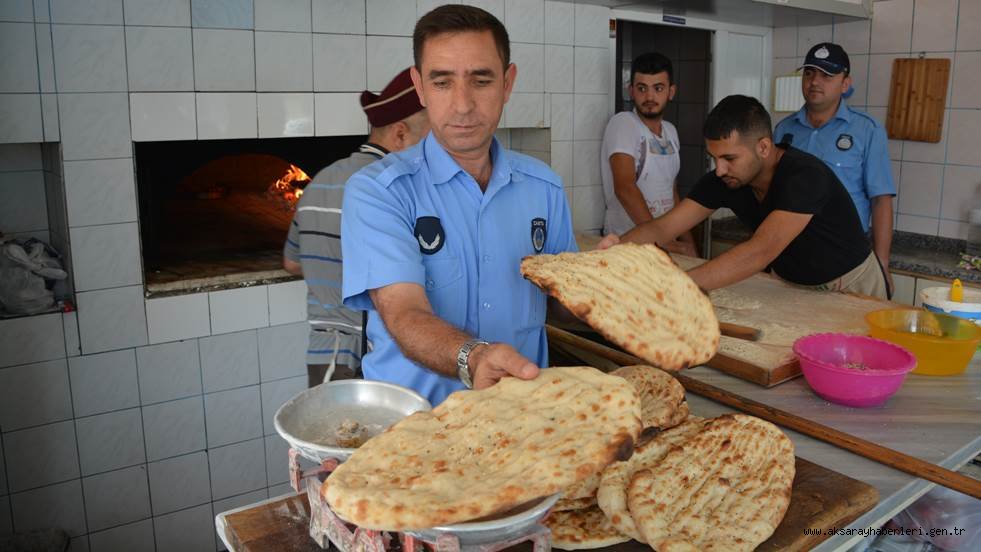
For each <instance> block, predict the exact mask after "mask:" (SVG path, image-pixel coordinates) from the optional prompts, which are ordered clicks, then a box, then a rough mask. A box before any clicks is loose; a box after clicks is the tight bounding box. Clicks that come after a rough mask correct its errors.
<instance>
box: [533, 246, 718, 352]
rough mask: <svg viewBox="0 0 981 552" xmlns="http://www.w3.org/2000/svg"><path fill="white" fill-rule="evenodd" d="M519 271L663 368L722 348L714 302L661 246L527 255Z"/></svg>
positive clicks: (602, 331)
mask: <svg viewBox="0 0 981 552" xmlns="http://www.w3.org/2000/svg"><path fill="white" fill-rule="evenodd" d="M521 274H522V275H523V276H524V277H525V278H527V279H528V280H531V281H532V282H533V283H534V284H535V285H537V286H538V287H540V288H542V289H543V290H544V291H545V292H546V293H548V294H549V295H552V296H554V297H555V298H556V299H558V300H559V302H561V303H562V304H563V305H565V307H566V308H568V309H569V310H570V311H572V313H573V314H575V315H576V316H578V317H579V318H580V319H582V320H583V321H584V322H586V323H587V324H589V325H590V326H592V328H593V329H594V330H596V331H597V332H599V333H600V334H602V335H603V336H604V337H605V338H606V339H608V340H610V341H612V342H614V343H616V344H617V345H619V346H621V347H623V348H624V349H626V350H627V351H629V352H631V353H633V354H635V355H637V356H638V357H640V358H642V359H644V360H645V361H647V362H649V363H651V364H653V365H655V366H657V367H659V368H662V369H664V370H680V369H682V368H687V367H689V366H693V365H696V364H702V363H705V362H707V361H708V360H709V359H711V358H712V356H714V355H715V352H716V350H717V349H718V347H719V320H718V319H717V318H716V317H715V311H714V310H713V309H712V303H711V301H709V298H708V297H707V296H706V295H705V293H704V292H703V291H702V290H700V289H699V288H698V286H697V285H695V282H693V281H692V279H691V278H690V277H689V276H688V274H686V273H685V272H684V271H683V270H681V269H680V268H678V266H677V265H676V264H675V263H674V261H673V260H672V259H671V257H670V256H668V254H667V253H665V252H664V251H662V250H661V249H659V248H658V247H657V246H654V245H637V244H632V243H625V244H621V245H616V246H614V247H611V248H609V249H604V250H602V251H589V252H585V253H561V254H559V255H535V256H531V257H525V258H524V259H523V260H522V261H521Z"/></svg>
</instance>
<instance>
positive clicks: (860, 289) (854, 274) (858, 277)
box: [800, 253, 892, 299]
mask: <svg viewBox="0 0 981 552" xmlns="http://www.w3.org/2000/svg"><path fill="white" fill-rule="evenodd" d="M800 287H804V288H808V289H814V290H818V291H847V292H851V293H858V294H861V295H868V296H871V297H878V298H879V299H889V296H890V295H892V294H891V293H890V292H889V288H888V286H887V285H886V276H885V274H884V273H883V272H882V265H880V264H879V259H878V257H876V256H875V253H869V256H868V257H866V258H865V260H864V261H862V264H860V265H858V266H856V267H855V268H853V269H852V270H850V271H848V272H846V273H845V274H843V275H842V276H840V277H838V278H835V279H834V280H831V281H830V282H825V283H823V284H818V285H816V286H800Z"/></svg>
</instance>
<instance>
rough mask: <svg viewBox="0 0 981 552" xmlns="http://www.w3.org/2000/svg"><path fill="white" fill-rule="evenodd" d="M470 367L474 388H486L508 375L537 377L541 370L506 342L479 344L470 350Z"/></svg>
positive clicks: (525, 377) (526, 377)
mask: <svg viewBox="0 0 981 552" xmlns="http://www.w3.org/2000/svg"><path fill="white" fill-rule="evenodd" d="M470 367H471V369H470V370H471V373H470V377H471V378H472V379H473V388H474V389H485V388H487V387H490V386H492V385H494V384H495V383H497V382H498V381H499V380H500V379H501V378H504V377H507V376H514V377H516V378H521V379H525V380H528V379H535V377H536V376H538V372H539V369H538V366H536V365H535V364H534V363H533V362H531V361H530V360H528V359H527V358H525V357H523V356H521V353H519V352H518V351H516V350H514V348H513V347H511V346H510V345H508V344H506V343H492V344H490V345H478V346H477V348H475V349H473V350H472V351H470Z"/></svg>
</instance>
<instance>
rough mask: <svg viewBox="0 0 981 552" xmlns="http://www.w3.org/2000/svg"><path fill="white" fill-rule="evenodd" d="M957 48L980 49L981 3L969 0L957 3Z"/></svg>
mask: <svg viewBox="0 0 981 552" xmlns="http://www.w3.org/2000/svg"><path fill="white" fill-rule="evenodd" d="M957 49H958V50H981V3H978V2H969V1H968V2H960V3H959V9H958V12H957Z"/></svg>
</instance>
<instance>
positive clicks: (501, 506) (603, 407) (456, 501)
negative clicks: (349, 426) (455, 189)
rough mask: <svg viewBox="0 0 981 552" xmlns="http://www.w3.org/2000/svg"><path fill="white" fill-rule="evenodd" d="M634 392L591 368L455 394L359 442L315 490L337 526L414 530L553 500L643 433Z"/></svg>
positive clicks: (626, 451) (624, 453) (622, 454)
mask: <svg viewBox="0 0 981 552" xmlns="http://www.w3.org/2000/svg"><path fill="white" fill-rule="evenodd" d="M640 417H641V406H640V400H639V399H638V397H637V393H636V392H635V391H634V388H633V386H632V385H631V384H630V383H629V382H627V381H626V380H624V379H623V378H619V377H616V376H611V375H607V374H604V373H602V372H600V371H599V370H596V369H594V368H588V367H587V368H581V367H577V368H549V369H547V370H543V371H542V372H541V374H540V375H539V376H538V377H537V378H535V379H534V380H528V381H524V380H519V379H516V378H504V379H502V380H501V381H500V382H498V383H497V384H496V385H494V386H492V387H490V388H488V389H483V390H480V391H459V392H456V393H453V394H452V395H450V396H449V397H448V398H447V399H446V401H445V402H443V403H442V404H441V405H439V406H437V407H436V408H435V409H433V410H432V411H430V412H417V413H415V414H413V415H411V416H409V417H407V418H405V419H403V420H402V421H400V422H399V423H397V424H395V425H394V426H392V427H391V428H390V429H389V430H387V431H386V432H384V433H382V434H381V435H379V436H377V437H375V438H373V439H371V440H369V441H367V442H366V443H365V444H364V445H362V446H361V448H359V449H358V450H357V451H356V452H355V453H354V454H353V455H351V458H350V459H349V460H347V461H346V462H344V463H343V464H341V465H340V467H338V468H337V469H336V470H335V471H334V472H333V473H331V475H330V477H328V478H327V480H326V481H325V482H324V484H323V485H322V486H321V495H322V497H323V498H324V499H325V500H326V501H327V503H328V504H329V505H330V507H331V509H333V511H334V512H336V513H337V515H339V516H340V517H341V518H343V519H344V520H346V521H349V522H351V523H354V524H356V525H359V526H361V527H363V528H367V529H379V530H386V531H405V530H419V529H426V528H430V527H436V526H445V525H452V524H456V523H460V522H464V521H470V520H474V519H478V518H486V517H489V516H494V515H498V514H501V513H502V512H507V511H509V510H512V509H514V508H515V507H517V506H519V505H522V504H525V503H527V502H530V501H533V500H536V499H540V498H542V497H545V496H550V495H553V494H556V493H558V492H561V491H562V490H563V489H566V488H568V487H570V486H572V485H574V484H576V483H577V482H579V481H580V480H583V479H585V478H586V477H588V476H590V475H591V474H594V473H597V472H601V471H602V470H603V468H605V467H606V466H607V465H609V464H610V463H611V462H613V461H614V460H617V459H625V458H628V457H629V455H630V454H631V452H632V450H633V445H634V442H635V441H636V439H637V437H638V436H639V435H640V431H641V422H640Z"/></svg>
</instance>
